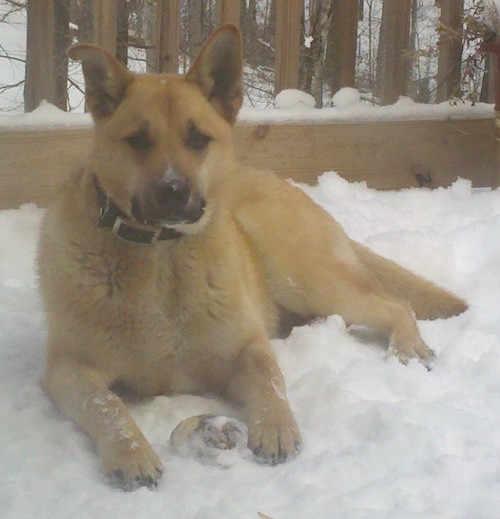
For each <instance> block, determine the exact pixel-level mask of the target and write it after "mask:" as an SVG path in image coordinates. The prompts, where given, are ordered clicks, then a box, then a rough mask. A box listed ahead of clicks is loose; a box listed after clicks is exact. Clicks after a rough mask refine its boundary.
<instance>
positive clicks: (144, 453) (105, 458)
mask: <svg viewBox="0 0 500 519" xmlns="http://www.w3.org/2000/svg"><path fill="white" fill-rule="evenodd" d="M108 378H109V377H106V375H104V374H102V373H100V372H99V371H97V370H95V369H93V368H91V367H88V366H85V365H83V364H81V363H78V362H75V361H73V360H72V359H70V358H64V357H58V358H51V359H50V360H49V364H48V369H47V373H46V378H45V381H44V389H45V390H46V392H47V393H48V395H49V396H50V397H51V398H52V399H53V400H54V402H55V403H56V405H57V406H58V407H59V409H60V410H61V411H62V412H63V413H64V414H65V415H66V416H67V417H69V418H71V419H72V420H73V421H74V422H75V423H76V424H77V425H78V426H79V427H80V428H81V429H83V430H84V431H85V432H86V433H87V434H88V435H89V436H90V438H91V439H92V440H93V441H94V442H95V443H96V445H97V448H98V451H99V454H100V456H101V460H102V463H103V466H104V469H105V471H106V473H107V474H108V476H110V477H111V478H112V479H113V481H114V482H115V483H116V484H117V485H118V486H120V487H122V488H123V489H124V490H134V489H135V488H138V487H140V486H147V487H149V488H153V487H155V486H157V484H158V480H159V478H160V476H161V473H162V465H161V461H160V459H159V458H158V456H157V455H156V453H155V452H154V450H153V449H152V447H151V445H150V444H149V443H148V441H147V440H146V438H145V437H144V436H143V434H142V433H141V431H140V430H139V428H138V426H137V425H136V423H135V422H134V419H133V418H132V416H131V415H130V412H129V411H128V409H127V407H126V406H125V404H124V403H123V401H122V400H121V399H120V398H119V397H118V396H117V395H116V394H115V393H113V392H112V391H110V390H109V389H108V388H107V385H108V384H109V383H110V382H111V380H108Z"/></svg>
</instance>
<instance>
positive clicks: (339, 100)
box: [332, 87, 361, 108]
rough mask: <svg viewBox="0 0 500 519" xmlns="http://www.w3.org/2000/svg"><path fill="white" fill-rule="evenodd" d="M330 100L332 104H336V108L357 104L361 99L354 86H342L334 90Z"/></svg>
mask: <svg viewBox="0 0 500 519" xmlns="http://www.w3.org/2000/svg"><path fill="white" fill-rule="evenodd" d="M332 101H333V106H336V107H337V108H346V107H348V106H353V105H356V104H358V103H359V102H360V101H361V95H360V93H359V91H358V90H356V89H355V88H351V87H344V88H341V89H340V90H338V91H337V92H335V94H334V95H333V97H332Z"/></svg>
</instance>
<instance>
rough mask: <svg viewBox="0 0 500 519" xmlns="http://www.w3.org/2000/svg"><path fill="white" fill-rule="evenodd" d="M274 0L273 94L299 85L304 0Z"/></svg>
mask: <svg viewBox="0 0 500 519" xmlns="http://www.w3.org/2000/svg"><path fill="white" fill-rule="evenodd" d="M275 1H276V67H275V68H276V80H275V84H274V92H275V94H279V93H280V92H281V91H282V90H285V89H287V88H298V87H299V66H300V26H301V20H302V17H303V15H304V0H275Z"/></svg>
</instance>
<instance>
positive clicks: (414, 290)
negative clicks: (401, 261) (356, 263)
mask: <svg viewBox="0 0 500 519" xmlns="http://www.w3.org/2000/svg"><path fill="white" fill-rule="evenodd" d="M352 245H353V248H354V250H355V252H356V255H357V256H358V258H359V259H360V260H361V261H362V262H363V264H364V265H365V266H366V267H367V268H368V269H369V270H370V272H372V273H373V274H374V275H375V277H376V278H377V279H378V280H379V281H380V283H381V284H382V286H383V288H384V290H385V291H386V292H387V294H388V295H390V296H393V297H394V298H395V299H398V300H400V301H405V302H407V303H408V304H409V305H410V306H411V308H412V310H413V311H414V312H415V316H416V317H417V319H421V320H427V319H439V318H445V317H451V316H452V315H458V314H461V313H462V312H465V310H467V308H468V306H467V303H466V302H465V301H464V300H463V299H460V298H459V297H457V296H455V295H454V294H452V293H451V292H448V291H447V290H445V289H444V288H440V287H438V286H437V285H435V284H434V283H432V282H431V281H428V280H426V279H423V278H421V277H420V276H417V275H416V274H413V272H410V271H409V270H406V269H405V268H403V267H401V266H400V265H398V264H397V263H395V262H394V261H391V260H388V259H386V258H383V257H382V256H379V255H378V254H375V253H374V252H372V251H371V250H370V249H368V248H367V247H365V246H363V245H361V244H359V243H357V242H354V241H352Z"/></svg>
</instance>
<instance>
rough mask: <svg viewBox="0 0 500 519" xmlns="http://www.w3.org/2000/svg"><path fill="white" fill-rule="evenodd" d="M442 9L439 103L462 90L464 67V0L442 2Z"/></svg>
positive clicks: (437, 98)
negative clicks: (462, 69)
mask: <svg viewBox="0 0 500 519" xmlns="http://www.w3.org/2000/svg"><path fill="white" fill-rule="evenodd" d="M438 5H439V6H440V7H441V17H440V33H439V45H438V49H439V54H438V74H437V93H436V100H437V101H438V102H441V101H447V100H448V99H450V98H451V97H453V96H454V95H458V94H459V90H460V72H461V70H460V68H461V65H462V17H463V14H464V3H463V0H458V1H457V0H440V2H439V4H438Z"/></svg>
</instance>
